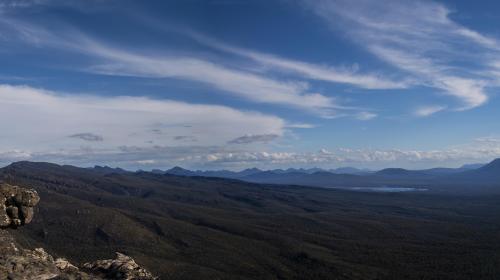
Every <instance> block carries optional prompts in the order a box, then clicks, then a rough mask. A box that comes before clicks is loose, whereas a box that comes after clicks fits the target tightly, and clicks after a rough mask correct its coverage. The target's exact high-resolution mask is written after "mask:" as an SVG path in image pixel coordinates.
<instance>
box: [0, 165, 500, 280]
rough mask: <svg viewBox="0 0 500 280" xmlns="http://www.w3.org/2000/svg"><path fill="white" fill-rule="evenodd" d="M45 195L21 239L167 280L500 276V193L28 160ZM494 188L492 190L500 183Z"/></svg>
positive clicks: (14, 180) (10, 178)
mask: <svg viewBox="0 0 500 280" xmlns="http://www.w3.org/2000/svg"><path fill="white" fill-rule="evenodd" d="M1 176H2V178H3V180H4V181H5V182H7V183H10V184H17V185H20V186H23V187H31V188H34V189H36V190H37V191H38V193H39V194H40V197H41V200H40V204H39V207H38V208H37V209H36V211H35V218H34V220H33V222H32V224H30V225H29V226H26V227H24V228H22V229H18V230H17V231H16V234H17V239H18V242H20V243H22V244H23V245H25V246H29V247H35V246H42V247H44V248H46V250H47V251H49V252H50V253H51V254H53V255H55V256H63V257H67V258H69V259H70V260H71V261H73V262H75V263H82V262H85V261H88V260H90V259H98V258H109V257H111V256H112V255H113V254H114V252H115V251H119V252H123V253H125V254H127V255H130V256H132V257H134V258H135V259H136V260H137V261H138V262H139V263H141V264H143V265H144V266H145V267H146V268H148V269H149V270H151V271H152V272H154V273H155V274H157V275H158V276H160V277H161V279H398V280H399V279H498V275H500V266H499V263H500V203H499V202H500V196H499V195H496V194H495V193H494V192H493V193H489V194H484V193H470V194H467V193H464V192H460V193H454V192H453V191H448V192H443V191H437V192H434V191H432V190H430V191H426V192H404V193H378V192H359V191H358V192H353V191H347V190H335V189H327V188H318V187H305V186H291V185H283V184H282V185H272V184H256V183H249V182H243V181H239V180H234V179H223V178H209V177H186V176H176V175H169V174H155V173H151V172H126V171H118V170H109V169H106V168H77V167H73V166H59V165H55V164H50V163H33V162H18V163H14V164H11V165H10V166H7V167H5V168H3V169H1ZM491 188H493V187H491Z"/></svg>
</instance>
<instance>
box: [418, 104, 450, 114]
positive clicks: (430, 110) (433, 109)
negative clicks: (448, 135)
mask: <svg viewBox="0 0 500 280" xmlns="http://www.w3.org/2000/svg"><path fill="white" fill-rule="evenodd" d="M445 109H446V106H440V105H428V106H422V107H419V108H417V109H416V110H415V112H414V114H415V115H416V116H417V117H428V116H430V115H434V114H436V113H438V112H441V111H443V110H445Z"/></svg>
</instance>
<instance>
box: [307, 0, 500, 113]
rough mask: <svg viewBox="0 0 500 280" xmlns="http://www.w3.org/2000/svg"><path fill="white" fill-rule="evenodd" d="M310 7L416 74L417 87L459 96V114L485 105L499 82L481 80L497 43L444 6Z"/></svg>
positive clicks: (366, 0) (335, 2)
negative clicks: (489, 91) (490, 88)
mask: <svg viewBox="0 0 500 280" xmlns="http://www.w3.org/2000/svg"><path fill="white" fill-rule="evenodd" d="M306 3H307V5H308V6H309V7H312V9H313V10H314V12H316V13H317V14H318V15H319V16H321V17H322V18H323V19H324V20H326V21H327V22H328V23H329V24H330V25H331V26H332V27H333V28H334V29H336V30H341V31H342V32H345V33H347V34H349V36H351V38H352V39H353V40H354V41H355V42H357V43H359V44H360V45H362V46H363V47H365V48H366V49H367V50H368V51H370V52H371V53H373V54H374V55H376V56H377V57H378V58H380V59H381V60H383V61H385V62H387V63H389V64H391V65H393V66H395V67H397V68H399V69H401V70H403V71H405V72H408V73H410V74H413V75H414V76H415V78H416V80H415V81H414V82H415V83H417V84H420V85H424V86H429V87H434V88H436V89H438V90H440V91H441V92H443V93H445V94H448V95H450V96H454V97H456V98H458V99H459V100H460V101H461V103H462V104H461V105H459V106H457V109H458V110H467V109H471V108H475V107H478V106H481V105H483V104H485V103H486V102H487V101H488V95H487V93H486V87H488V86H495V84H496V83H497V82H496V81H495V80H497V79H498V78H497V77H492V76H491V75H490V76H486V77H484V76H482V77H479V76H481V72H482V71H484V70H485V69H486V68H488V65H487V64H488V63H489V61H491V60H490V56H491V55H492V54H494V55H495V56H498V51H499V50H500V44H498V41H497V40H496V39H494V38H491V37H488V36H486V35H482V34H480V33H478V32H476V31H474V30H471V29H468V28H466V27H464V26H462V25H460V24H458V23H456V22H454V21H453V20H451V19H450V18H449V14H450V13H451V12H450V10H448V9H447V8H446V7H445V6H444V5H441V4H438V3H435V2H431V1H393V0H389V1H370V0H362V1H356V2H352V1H344V0H331V1H330V0H321V1H313V2H306ZM464 65H465V66H464Z"/></svg>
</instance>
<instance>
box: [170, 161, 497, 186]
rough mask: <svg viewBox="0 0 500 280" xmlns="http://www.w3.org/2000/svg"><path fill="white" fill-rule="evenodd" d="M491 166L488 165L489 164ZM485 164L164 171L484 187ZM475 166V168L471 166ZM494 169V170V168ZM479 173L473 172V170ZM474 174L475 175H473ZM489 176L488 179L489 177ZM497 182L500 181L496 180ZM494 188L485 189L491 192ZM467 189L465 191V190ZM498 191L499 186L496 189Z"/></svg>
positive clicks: (281, 180)
mask: <svg viewBox="0 0 500 280" xmlns="http://www.w3.org/2000/svg"><path fill="white" fill-rule="evenodd" d="M489 165H491V164H489ZM489 165H466V166H462V167H460V168H431V169H423V170H407V169H403V168H387V169H382V170H380V171H377V172H373V171H369V170H361V169H356V168H351V167H346V168H338V169H331V170H323V169H319V168H311V169H302V168H299V169H294V168H289V169H274V170H267V171H262V170H259V169H257V168H252V169H246V170H243V171H241V172H234V171H227V170H221V171H191V170H187V169H183V168H180V167H175V168H172V169H170V170H167V171H166V172H165V173H167V174H172V175H181V176H202V177H220V178H231V179H239V180H243V181H247V182H254V183H269V184H285V185H292V184H293V185H304V186H316V187H327V188H351V187H356V188H359V187H388V186H389V187H391V186H392V187H417V188H424V187H425V188H426V189H429V188H431V189H439V190H443V188H444V187H446V188H448V187H450V185H454V186H457V189H460V190H462V189H464V188H465V189H470V190H484V188H475V186H484V185H488V184H489V185H491V184H496V183H497V181H494V179H491V178H496V177H492V176H494V175H486V173H484V172H483V171H480V170H482V169H483V168H486V167H487V166H489ZM474 167H478V169H474ZM492 169H493V171H490V172H493V173H494V174H497V172H498V173H499V174H500V169H498V167H495V168H492ZM495 170H496V171H495ZM476 171H477V172H479V173H477V172H476ZM474 174H476V175H474ZM489 178H490V179H489ZM498 185H500V182H499V183H498ZM492 190H496V189H491V188H490V189H488V191H492ZM465 191H467V190H465ZM498 191H499V192H500V189H499V190H498Z"/></svg>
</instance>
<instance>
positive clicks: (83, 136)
mask: <svg viewBox="0 0 500 280" xmlns="http://www.w3.org/2000/svg"><path fill="white" fill-rule="evenodd" d="M68 137H69V138H76V139H80V140H83V141H89V142H100V141H103V140H104V137H102V136H101V135H97V134H94V133H90V132H84V133H77V134H73V135H70V136H68Z"/></svg>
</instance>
